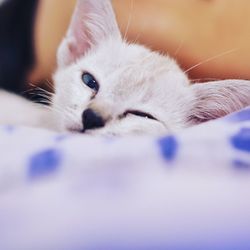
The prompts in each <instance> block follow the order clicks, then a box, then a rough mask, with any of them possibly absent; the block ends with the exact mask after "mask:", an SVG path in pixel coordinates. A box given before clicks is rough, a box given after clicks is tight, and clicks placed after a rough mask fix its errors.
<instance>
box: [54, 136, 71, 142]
mask: <svg viewBox="0 0 250 250" xmlns="http://www.w3.org/2000/svg"><path fill="white" fill-rule="evenodd" d="M68 137H69V136H68V135H58V136H56V137H55V141H56V142H62V141H65V140H66V139H68Z"/></svg>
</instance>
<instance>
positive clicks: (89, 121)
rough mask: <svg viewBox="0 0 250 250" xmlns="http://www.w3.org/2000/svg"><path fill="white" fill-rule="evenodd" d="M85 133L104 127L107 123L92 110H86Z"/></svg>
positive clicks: (83, 117)
mask: <svg viewBox="0 0 250 250" xmlns="http://www.w3.org/2000/svg"><path fill="white" fill-rule="evenodd" d="M82 124H83V127H84V128H83V132H84V131H85V130H88V129H96V128H102V127H104V125H105V123H104V120H103V118H102V117H101V116H99V115H98V114H96V113H95V112H94V111H93V110H92V109H86V110H85V111H84V112H83V113H82Z"/></svg>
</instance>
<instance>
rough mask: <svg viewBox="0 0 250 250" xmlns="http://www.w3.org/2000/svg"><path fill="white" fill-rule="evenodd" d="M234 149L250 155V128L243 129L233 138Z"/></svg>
mask: <svg viewBox="0 0 250 250" xmlns="http://www.w3.org/2000/svg"><path fill="white" fill-rule="evenodd" d="M231 143H232V145H233V146H234V148H236V149H238V150H241V151H245V152H249V153H250V128H243V129H241V131H240V132H239V133H238V134H236V135H235V136H233V137H232V138H231Z"/></svg>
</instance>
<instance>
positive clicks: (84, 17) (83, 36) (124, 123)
mask: <svg viewBox="0 0 250 250" xmlns="http://www.w3.org/2000/svg"><path fill="white" fill-rule="evenodd" d="M57 58H58V69H57V71H56V73H55V74H54V82H55V95H54V97H53V106H52V108H53V110H54V120H55V121H56V127H57V129H58V130H61V131H65V130H66V131H73V132H80V131H82V130H83V129H84V127H83V123H82V113H83V111H85V110H86V109H89V108H91V109H92V110H94V111H95V112H96V113H98V114H99V115H100V116H101V117H102V118H103V119H104V120H105V122H106V123H105V126H104V127H103V128H100V129H93V130H87V133H90V134H111V135H126V134H142V133H147V134H162V133H167V132H173V131H176V130H178V129H181V128H184V127H187V126H191V125H193V124H197V123H200V122H204V121H207V120H210V119H215V118H218V117H220V116H224V115H226V114H228V113H230V112H233V111H236V110H239V109H240V108H242V107H245V106H247V105H250V98H249V95H250V84H249V82H248V81H240V80H228V81H224V82H215V83H209V84H204V85H203V84H198V85H193V86H192V85H190V84H189V80H188V78H187V76H186V75H185V74H184V72H183V71H182V70H181V69H180V68H179V66H178V65H177V64H176V62H175V61H174V60H173V59H171V58H169V57H168V56H163V55H160V54H159V53H156V52H152V51H150V50H149V49H147V48H145V47H143V46H140V45H136V44H129V43H127V42H125V41H123V40H122V38H121V35H120V32H119V29H118V26H117V23H116V20H115V16H114V13H113V10H112V6H111V3H110V1H109V0H95V1H93V0H78V2H77V6H76V9H75V12H74V15H73V18H72V21H71V24H70V27H69V29H68V32H67V34H66V36H65V38H64V39H63V41H62V43H61V45H60V47H59V49H58V54H57ZM83 72H89V73H91V74H92V75H93V76H94V77H95V79H96V80H97V81H98V82H99V85H100V89H99V92H98V93H97V94H96V95H95V96H94V95H93V94H94V93H93V90H91V89H90V88H89V87H87V86H86V85H84V83H83V81H82V74H83ZM8 98H9V97H8ZM8 98H7V99H8ZM11 98H12V97H11ZM17 102H20V99H19V100H18V99H17ZM20 105H21V104H20ZM24 106H26V107H27V106H29V104H28V103H27V102H25V103H24ZM32 109H33V108H32ZM12 110H13V108H12ZM128 110H139V111H142V112H146V113H149V114H151V115H152V116H154V117H155V118H156V119H157V121H156V120H152V119H149V118H144V117H139V116H136V115H133V114H128V115H127V116H123V114H124V113H126V111H128ZM12 112H14V111H12ZM35 112H36V111H34V110H32V112H31V113H32V114H31V115H28V116H29V119H27V121H28V123H29V122H30V119H36V120H39V117H37V116H36V117H35V116H34V113H35ZM20 113H21V112H20ZM24 113H26V114H28V112H27V111H26V112H24ZM6 114H9V110H8V109H7V112H5V116H4V117H3V116H2V117H0V121H5V122H6V121H7V122H8V119H5V118H6ZM38 116H40V114H39V112H38ZM23 118H24V117H23ZM27 121H25V122H24V123H27ZM14 123H15V121H14ZM32 123H35V124H36V125H37V122H34V120H32V122H31V125H32Z"/></svg>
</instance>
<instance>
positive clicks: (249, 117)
mask: <svg viewBox="0 0 250 250" xmlns="http://www.w3.org/2000/svg"><path fill="white" fill-rule="evenodd" d="M228 120H229V121H232V122H244V121H250V109H244V110H242V111H240V112H237V113H235V114H232V115H230V116H229V117H228Z"/></svg>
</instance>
